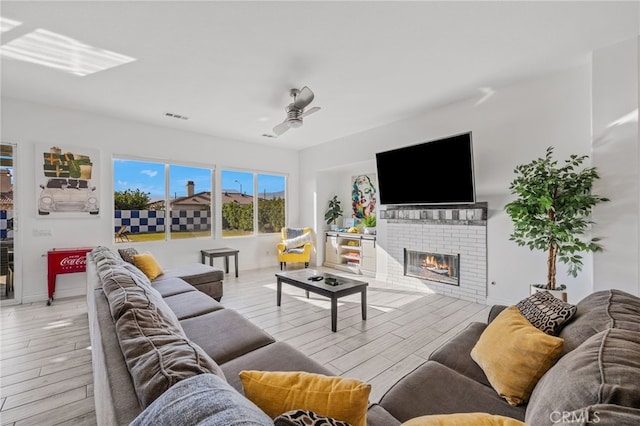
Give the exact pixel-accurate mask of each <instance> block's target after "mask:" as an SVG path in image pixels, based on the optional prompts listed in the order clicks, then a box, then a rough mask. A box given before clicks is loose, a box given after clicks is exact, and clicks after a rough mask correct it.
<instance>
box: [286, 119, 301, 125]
mask: <svg viewBox="0 0 640 426" xmlns="http://www.w3.org/2000/svg"><path fill="white" fill-rule="evenodd" d="M287 124H288V125H289V127H300V126H302V119H301V118H291V119H289V120H287Z"/></svg>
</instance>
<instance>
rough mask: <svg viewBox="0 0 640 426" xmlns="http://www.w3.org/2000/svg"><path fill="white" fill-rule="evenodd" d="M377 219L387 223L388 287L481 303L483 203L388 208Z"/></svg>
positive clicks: (484, 276)
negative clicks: (434, 293) (393, 286)
mask: <svg viewBox="0 0 640 426" xmlns="http://www.w3.org/2000/svg"><path fill="white" fill-rule="evenodd" d="M379 214H380V219H383V220H386V221H387V247H384V249H385V251H386V253H387V256H389V259H388V262H387V275H386V281H387V282H388V283H390V284H397V285H400V286H404V287H409V288H414V289H421V290H424V289H430V290H432V291H434V292H436V293H439V294H444V295H447V296H451V297H456V298H459V299H464V300H469V301H472V302H477V303H485V302H486V298H487V203H477V204H474V205H471V206H456V207H430V206H429V207H427V206H388V207H387V209H386V210H382V211H380V213H379ZM405 260H408V261H409V263H405ZM445 260H446V262H445ZM449 262H450V263H451V264H450V263H449ZM445 265H446V266H445ZM407 272H408V273H407ZM452 272H453V274H452Z"/></svg>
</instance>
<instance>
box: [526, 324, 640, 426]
mask: <svg viewBox="0 0 640 426" xmlns="http://www.w3.org/2000/svg"><path fill="white" fill-rule="evenodd" d="M638 383H640V333H639V332H636V331H628V330H619V329H609V330H605V331H601V332H600V333H598V334H595V335H593V336H591V337H590V338H589V339H587V340H586V341H585V342H584V343H583V344H582V345H580V346H579V347H578V348H576V349H575V350H573V351H571V352H569V353H568V354H567V355H565V356H564V357H562V358H560V360H559V361H558V362H557V363H556V365H555V366H553V367H551V369H550V370H549V371H547V373H546V374H545V375H544V376H542V379H540V381H539V382H538V384H537V385H536V387H535V388H534V390H533V392H532V393H531V398H530V400H529V405H528V406H527V411H526V414H525V423H527V424H528V425H544V424H550V418H552V417H550V416H554V415H555V413H556V412H573V411H576V410H580V409H582V408H584V407H589V406H592V405H597V404H615V405H619V406H623V407H640V391H639V390H638Z"/></svg>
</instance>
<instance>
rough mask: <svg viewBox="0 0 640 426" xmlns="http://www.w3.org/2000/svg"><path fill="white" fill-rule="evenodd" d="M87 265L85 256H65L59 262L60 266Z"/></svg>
mask: <svg viewBox="0 0 640 426" xmlns="http://www.w3.org/2000/svg"><path fill="white" fill-rule="evenodd" d="M86 263H87V258H86V256H79V255H74V256H67V257H65V258H63V259H61V260H60V266H85V265H86Z"/></svg>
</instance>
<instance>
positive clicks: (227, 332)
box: [180, 309, 275, 364]
mask: <svg viewBox="0 0 640 426" xmlns="http://www.w3.org/2000/svg"><path fill="white" fill-rule="evenodd" d="M180 324H181V325H182V328H183V329H184V332H185V333H186V334H187V336H189V338H190V339H191V340H192V341H194V342H195V343H197V344H198V345H200V347H201V348H202V349H204V351H205V352H206V353H207V354H209V356H210V357H211V358H213V360H214V361H215V362H217V363H218V364H223V363H225V362H227V361H229V360H231V359H233V358H237V357H239V356H240V355H244V354H246V353H247V352H251V351H253V350H255V349H258V348H260V347H262V346H265V345H268V344H270V343H273V342H275V340H274V339H273V337H271V336H270V335H269V334H267V333H266V332H264V331H263V330H262V329H261V328H260V327H258V326H256V325H254V324H253V323H252V322H251V321H249V320H247V319H246V318H244V317H243V316H242V315H240V314H239V313H238V312H236V311H234V310H231V309H221V310H219V311H215V312H211V313H208V314H205V315H201V316H197V317H194V318H188V319H185V320H182V321H180Z"/></svg>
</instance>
